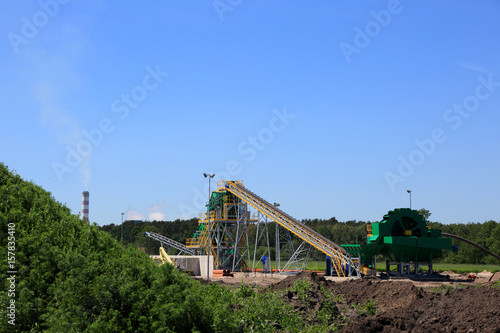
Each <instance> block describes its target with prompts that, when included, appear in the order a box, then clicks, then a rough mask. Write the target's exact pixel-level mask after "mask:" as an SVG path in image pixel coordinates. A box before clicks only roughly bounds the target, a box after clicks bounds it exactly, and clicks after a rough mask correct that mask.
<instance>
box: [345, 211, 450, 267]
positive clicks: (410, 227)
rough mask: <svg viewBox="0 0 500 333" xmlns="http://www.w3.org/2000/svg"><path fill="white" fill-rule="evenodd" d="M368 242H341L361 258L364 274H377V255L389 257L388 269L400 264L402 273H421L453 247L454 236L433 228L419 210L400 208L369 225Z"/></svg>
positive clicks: (346, 248) (352, 254) (351, 252)
mask: <svg viewBox="0 0 500 333" xmlns="http://www.w3.org/2000/svg"><path fill="white" fill-rule="evenodd" d="M366 243H367V244H363V245H358V244H356V245H341V246H342V247H343V248H344V249H345V250H346V251H347V252H348V253H349V254H350V255H351V257H352V258H353V259H354V258H356V257H357V258H358V260H359V263H360V268H361V270H362V272H363V273H364V274H374V273H375V271H374V270H372V268H375V265H376V261H375V259H374V258H375V256H376V255H378V254H381V255H383V256H384V258H385V259H386V265H387V266H386V268H387V272H390V270H391V266H393V265H396V266H397V272H398V274H399V275H418V273H419V266H428V272H429V274H431V275H432V274H433V273H432V260H433V259H434V258H436V257H438V256H440V255H441V253H442V251H443V250H452V249H453V247H452V245H451V239H450V238H443V237H442V235H441V230H438V229H430V227H429V226H427V223H426V222H425V220H424V218H423V217H422V215H420V214H419V213H418V212H417V211H416V210H411V209H409V208H400V209H395V210H391V211H389V212H388V213H387V214H386V215H384V219H383V220H382V221H380V222H376V223H372V224H371V225H368V236H367V242H366Z"/></svg>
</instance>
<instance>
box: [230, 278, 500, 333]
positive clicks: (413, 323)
mask: <svg viewBox="0 0 500 333" xmlns="http://www.w3.org/2000/svg"><path fill="white" fill-rule="evenodd" d="M486 273H487V272H486ZM486 273H485V272H483V274H484V276H483V277H481V278H480V279H476V280H467V278H466V276H467V275H463V274H462V275H456V276H455V277H458V279H457V280H454V281H453V280H452V281H449V282H414V281H411V280H381V279H343V280H339V279H337V280H335V279H331V278H325V277H323V276H322V275H321V274H316V273H310V272H302V273H298V274H296V275H291V276H288V277H283V276H278V275H275V276H274V277H272V278H270V277H268V278H267V279H266V280H265V283H264V284H259V282H258V278H259V277H258V276H253V277H252V276H249V275H248V274H247V278H248V279H250V280H251V281H252V282H251V284H252V285H254V286H257V285H259V286H260V289H261V291H263V290H265V289H270V290H272V291H276V292H280V291H282V292H283V298H284V300H285V301H286V302H288V303H289V304H291V305H292V307H294V309H295V311H297V312H300V313H301V315H302V316H303V317H304V318H306V319H305V320H307V321H308V322H309V323H310V324H311V325H314V324H315V323H319V320H320V319H318V318H319V317H320V316H319V314H321V315H324V312H325V311H326V310H327V311H330V312H332V313H334V314H336V315H337V314H342V315H343V317H344V319H343V321H341V322H336V324H337V326H341V329H340V332H498V333H500V288H499V287H498V286H493V283H494V282H496V281H498V280H499V279H500V273H495V274H491V273H489V275H487V274H486ZM480 274H481V273H480ZM237 279H240V281H238V282H237V283H238V284H239V283H240V282H242V281H243V282H244V283H247V282H248V281H246V280H245V278H244V277H243V276H239V275H237V276H236V277H235V278H233V280H232V281H227V280H225V282H222V283H223V284H227V285H231V284H233V285H235V284H236V280H237ZM301 279H304V280H306V281H308V282H309V289H308V290H307V292H306V293H305V294H304V293H302V294H297V292H295V291H293V286H294V283H296V281H298V280H301ZM222 281H224V280H222ZM479 281H481V282H479ZM422 286H423V287H422ZM291 289H292V291H290V290H291ZM327 295H330V296H327ZM332 295H333V297H335V295H337V296H338V295H341V296H338V297H337V298H336V300H337V301H336V303H334V304H332V301H331V299H332ZM339 297H341V298H339ZM339 299H341V300H342V301H338V300H339ZM368 301H374V302H375V304H376V309H377V311H378V314H376V315H368V314H367V313H364V312H363V311H362V310H360V309H361V308H362V307H363V305H365V304H366V303H367V302H368ZM357 304H359V305H358V306H356V305H357ZM325 307H327V308H325ZM331 323H333V324H335V323H334V322H331ZM342 326H343V327H342Z"/></svg>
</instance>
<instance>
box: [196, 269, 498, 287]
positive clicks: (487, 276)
mask: <svg viewBox="0 0 500 333" xmlns="http://www.w3.org/2000/svg"><path fill="white" fill-rule="evenodd" d="M471 274H472V275H473V276H475V278H474V279H470V278H468V277H469V275H471ZM233 275H234V277H229V276H226V277H212V278H211V280H212V281H218V282H220V283H223V284H227V285H230V286H238V285H239V284H240V283H242V282H243V283H244V284H250V285H252V286H255V287H257V286H261V287H268V286H270V285H273V284H276V283H278V282H280V281H282V280H284V279H286V278H287V277H289V276H292V275H293V274H289V273H286V274H276V273H273V274H270V273H268V274H264V273H261V272H250V273H233ZM442 275H449V277H450V278H449V280H440V281H429V280H425V279H421V280H415V279H406V278H398V279H381V278H379V277H370V278H365V279H376V280H379V281H409V282H411V283H412V284H413V285H414V286H416V287H419V288H432V287H439V286H441V285H443V284H444V285H453V284H471V285H478V284H489V283H494V282H496V281H498V280H500V272H498V273H495V274H493V273H491V272H487V271H483V272H481V273H465V274H456V273H454V272H451V271H447V272H443V273H442ZM196 279H201V280H205V279H204V278H202V277H196ZM325 279H326V280H328V281H332V282H344V281H347V280H356V279H357V278H356V277H333V276H325Z"/></svg>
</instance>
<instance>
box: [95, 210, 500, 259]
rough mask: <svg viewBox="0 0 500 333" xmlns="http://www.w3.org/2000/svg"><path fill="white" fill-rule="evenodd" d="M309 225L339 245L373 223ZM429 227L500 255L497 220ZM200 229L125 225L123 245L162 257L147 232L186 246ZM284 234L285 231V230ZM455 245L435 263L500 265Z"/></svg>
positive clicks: (115, 231)
mask: <svg viewBox="0 0 500 333" xmlns="http://www.w3.org/2000/svg"><path fill="white" fill-rule="evenodd" d="M419 212H420V214H421V215H422V216H423V217H424V219H429V217H430V215H431V213H430V212H429V211H428V210H426V209H420V210H419ZM301 222H302V223H304V224H305V225H306V226H308V227H310V228H311V229H313V230H315V231H316V232H318V233H319V234H321V235H322V236H325V237H326V238H328V239H330V240H332V241H334V242H335V243H337V244H366V237H367V226H368V224H370V223H371V222H364V221H355V220H352V221H346V222H339V221H338V220H337V219H336V218H335V217H332V218H330V219H304V220H302V221H301ZM428 225H429V226H430V227H432V228H434V229H441V231H442V232H443V233H449V234H454V235H457V236H460V237H463V238H466V239H468V240H470V241H472V242H474V243H476V244H478V245H480V246H483V247H485V248H487V249H488V250H490V251H491V252H493V253H496V254H500V223H498V222H495V221H486V222H484V223H472V222H471V223H467V224H457V223H455V224H443V223H439V222H428ZM197 227H198V222H197V219H190V220H175V221H152V222H148V221H144V222H136V223H134V222H132V221H128V222H125V223H124V224H123V243H124V244H132V245H135V246H137V247H140V248H144V250H145V252H146V253H148V254H158V251H159V246H160V243H159V242H158V241H156V240H154V239H151V238H149V237H147V236H144V235H143V233H144V232H146V231H150V232H156V233H159V234H161V235H164V236H166V237H168V238H171V239H173V240H175V241H178V242H180V243H183V244H184V243H185V242H186V239H187V238H191V237H193V233H194V231H195V230H196V229H197ZM101 230H104V231H106V232H108V233H109V234H111V235H112V236H113V237H114V238H115V239H117V240H120V239H121V225H115V224H110V225H105V226H102V227H101ZM268 230H269V245H270V250H271V253H272V254H274V251H275V249H276V239H275V235H276V234H275V222H271V223H270V224H269V226H268ZM281 232H284V230H283V229H282V231H281ZM255 233H256V228H253V229H252V230H251V232H250V236H249V239H250V240H252V243H253V240H254V239H255V236H256V235H255ZM292 242H293V244H294V247H295V248H297V247H298V246H299V244H300V243H301V240H300V239H299V238H298V237H295V236H294V235H292ZM452 244H453V246H456V247H457V249H458V250H457V251H444V252H443V256H442V258H437V259H436V260H435V262H440V261H441V262H446V263H460V264H500V262H498V260H497V259H495V258H493V257H491V256H488V255H486V254H485V253H483V252H482V251H480V250H478V249H477V248H475V247H473V246H471V245H469V244H466V243H464V242H461V241H459V240H456V239H453V240H452ZM258 245H259V247H260V251H259V254H260V253H263V252H264V250H265V249H264V248H263V247H264V246H266V244H265V242H264V241H263V240H261V241H260V243H259V244H258ZM311 259H312V260H325V255H324V254H323V253H321V252H320V251H318V250H314V251H313V252H312V256H311Z"/></svg>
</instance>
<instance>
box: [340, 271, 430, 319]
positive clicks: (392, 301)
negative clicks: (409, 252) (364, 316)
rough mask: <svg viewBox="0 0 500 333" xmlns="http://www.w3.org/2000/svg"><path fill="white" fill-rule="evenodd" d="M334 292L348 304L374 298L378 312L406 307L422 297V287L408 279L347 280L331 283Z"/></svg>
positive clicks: (364, 301)
mask: <svg viewBox="0 0 500 333" xmlns="http://www.w3.org/2000/svg"><path fill="white" fill-rule="evenodd" d="M332 288H333V290H334V292H335V294H340V295H343V296H344V298H345V300H346V302H347V303H349V304H353V303H354V304H363V303H366V302H368V301H370V300H375V302H376V304H377V307H378V309H379V311H380V312H382V311H387V310H391V309H398V308H404V307H407V306H408V305H409V304H410V303H411V302H413V301H414V300H416V299H417V298H421V297H422V289H421V288H417V287H415V286H414V285H413V284H412V283H411V282H408V281H377V280H365V279H357V280H348V281H344V282H342V283H335V284H334V285H333V287H332Z"/></svg>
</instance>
